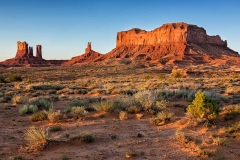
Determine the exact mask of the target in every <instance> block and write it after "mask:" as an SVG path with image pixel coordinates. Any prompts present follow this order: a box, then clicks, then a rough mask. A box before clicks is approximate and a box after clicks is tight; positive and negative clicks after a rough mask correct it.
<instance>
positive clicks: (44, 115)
mask: <svg viewBox="0 0 240 160" xmlns="http://www.w3.org/2000/svg"><path fill="white" fill-rule="evenodd" d="M47 118H48V116H47V113H46V112H45V111H40V112H36V113H34V114H33V115H32V116H31V117H30V119H31V121H33V122H38V121H43V120H46V119H47Z"/></svg>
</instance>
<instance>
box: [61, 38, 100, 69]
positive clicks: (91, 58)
mask: <svg viewBox="0 0 240 160" xmlns="http://www.w3.org/2000/svg"><path fill="white" fill-rule="evenodd" d="M101 56H102V54H100V53H98V52H96V51H94V50H92V47H91V42H88V44H87V48H86V49H85V53H84V54H83V55H80V56H76V57H73V58H72V59H71V60H69V61H67V62H65V63H63V65H75V64H79V63H90V62H95V60H97V59H99V58H100V57H101Z"/></svg>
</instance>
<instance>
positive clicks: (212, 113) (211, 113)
mask: <svg viewBox="0 0 240 160" xmlns="http://www.w3.org/2000/svg"><path fill="white" fill-rule="evenodd" d="M187 112H188V113H189V114H190V115H191V116H192V117H193V118H196V119H202V120H204V119H206V120H211V119H212V118H213V117H216V116H217V115H218V113H219V107H218V106H217V105H216V104H215V102H214V101H213V100H212V99H211V98H209V97H208V96H206V95H205V94H204V93H203V92H201V91H198V92H197V94H196V95H195V99H194V100H193V102H192V104H190V105H189V106H188V107H187Z"/></svg>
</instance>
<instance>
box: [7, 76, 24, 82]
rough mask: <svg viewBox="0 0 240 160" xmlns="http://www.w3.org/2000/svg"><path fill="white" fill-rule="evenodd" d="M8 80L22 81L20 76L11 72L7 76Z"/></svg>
mask: <svg viewBox="0 0 240 160" xmlns="http://www.w3.org/2000/svg"><path fill="white" fill-rule="evenodd" d="M8 80H9V81H10V82H20V81H22V77H21V76H19V75H17V74H12V75H10V76H9V77H8Z"/></svg>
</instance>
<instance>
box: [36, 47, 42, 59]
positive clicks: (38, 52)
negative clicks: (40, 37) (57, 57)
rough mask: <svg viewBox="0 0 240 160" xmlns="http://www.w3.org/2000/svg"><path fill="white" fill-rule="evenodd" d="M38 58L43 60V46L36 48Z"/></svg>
mask: <svg viewBox="0 0 240 160" xmlns="http://www.w3.org/2000/svg"><path fill="white" fill-rule="evenodd" d="M36 57H38V58H41V59H42V46H41V45H37V46H36Z"/></svg>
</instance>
